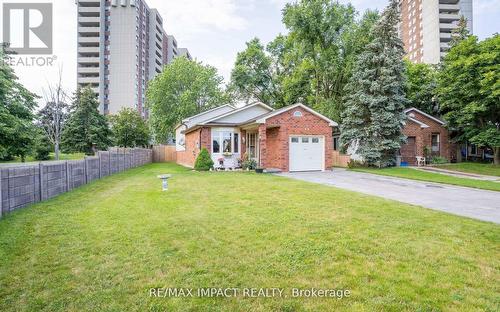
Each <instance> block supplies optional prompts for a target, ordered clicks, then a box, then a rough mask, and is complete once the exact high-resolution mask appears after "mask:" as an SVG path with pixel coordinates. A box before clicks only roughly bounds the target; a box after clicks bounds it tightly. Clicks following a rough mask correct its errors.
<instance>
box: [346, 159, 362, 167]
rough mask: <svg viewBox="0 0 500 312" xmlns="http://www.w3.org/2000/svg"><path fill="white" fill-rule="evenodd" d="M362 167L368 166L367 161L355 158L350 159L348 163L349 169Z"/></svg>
mask: <svg viewBox="0 0 500 312" xmlns="http://www.w3.org/2000/svg"><path fill="white" fill-rule="evenodd" d="M362 167H366V165H365V163H363V162H361V161H359V160H354V159H351V160H349V162H348V163H347V168H349V169H353V168H362Z"/></svg>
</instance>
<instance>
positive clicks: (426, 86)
mask: <svg viewBox="0 0 500 312" xmlns="http://www.w3.org/2000/svg"><path fill="white" fill-rule="evenodd" d="M405 63H406V73H407V77H408V79H407V81H406V88H405V91H406V96H407V98H408V100H409V101H410V103H409V105H411V106H412V107H415V108H418V109H420V110H421V111H423V112H426V113H427V114H430V115H436V114H438V113H439V107H438V101H437V90H436V89H437V76H438V71H437V69H436V68H435V67H434V66H433V65H430V64H424V63H412V62H409V61H406V62H405Z"/></svg>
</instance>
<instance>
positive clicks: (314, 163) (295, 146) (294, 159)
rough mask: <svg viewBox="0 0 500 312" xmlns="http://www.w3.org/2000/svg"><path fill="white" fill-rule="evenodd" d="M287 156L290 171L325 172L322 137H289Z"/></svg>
mask: <svg viewBox="0 0 500 312" xmlns="http://www.w3.org/2000/svg"><path fill="white" fill-rule="evenodd" d="M289 154H290V155H289V160H290V162H289V164H290V168H289V170H290V171H321V170H325V139H324V137H323V136H301V135H292V136H290V139H289Z"/></svg>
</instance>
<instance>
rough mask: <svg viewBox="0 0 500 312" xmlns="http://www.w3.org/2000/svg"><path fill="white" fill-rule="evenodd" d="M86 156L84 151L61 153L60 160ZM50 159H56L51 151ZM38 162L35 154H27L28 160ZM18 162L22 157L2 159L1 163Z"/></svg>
mask: <svg viewBox="0 0 500 312" xmlns="http://www.w3.org/2000/svg"><path fill="white" fill-rule="evenodd" d="M84 157H85V154H84V153H69V154H66V153H59V160H76V159H83V158H84ZM49 160H56V157H55V154H54V153H50V159H49ZM33 161H35V162H38V161H39V160H36V159H35V158H34V157H33V156H27V157H26V162H33ZM16 162H21V158H20V157H15V158H14V159H13V160H7V161H2V160H0V163H16Z"/></svg>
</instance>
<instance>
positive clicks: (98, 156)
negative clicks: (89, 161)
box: [97, 152, 102, 179]
mask: <svg viewBox="0 0 500 312" xmlns="http://www.w3.org/2000/svg"><path fill="white" fill-rule="evenodd" d="M97 159H99V179H100V178H102V173H101V171H102V168H101V152H97Z"/></svg>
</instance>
